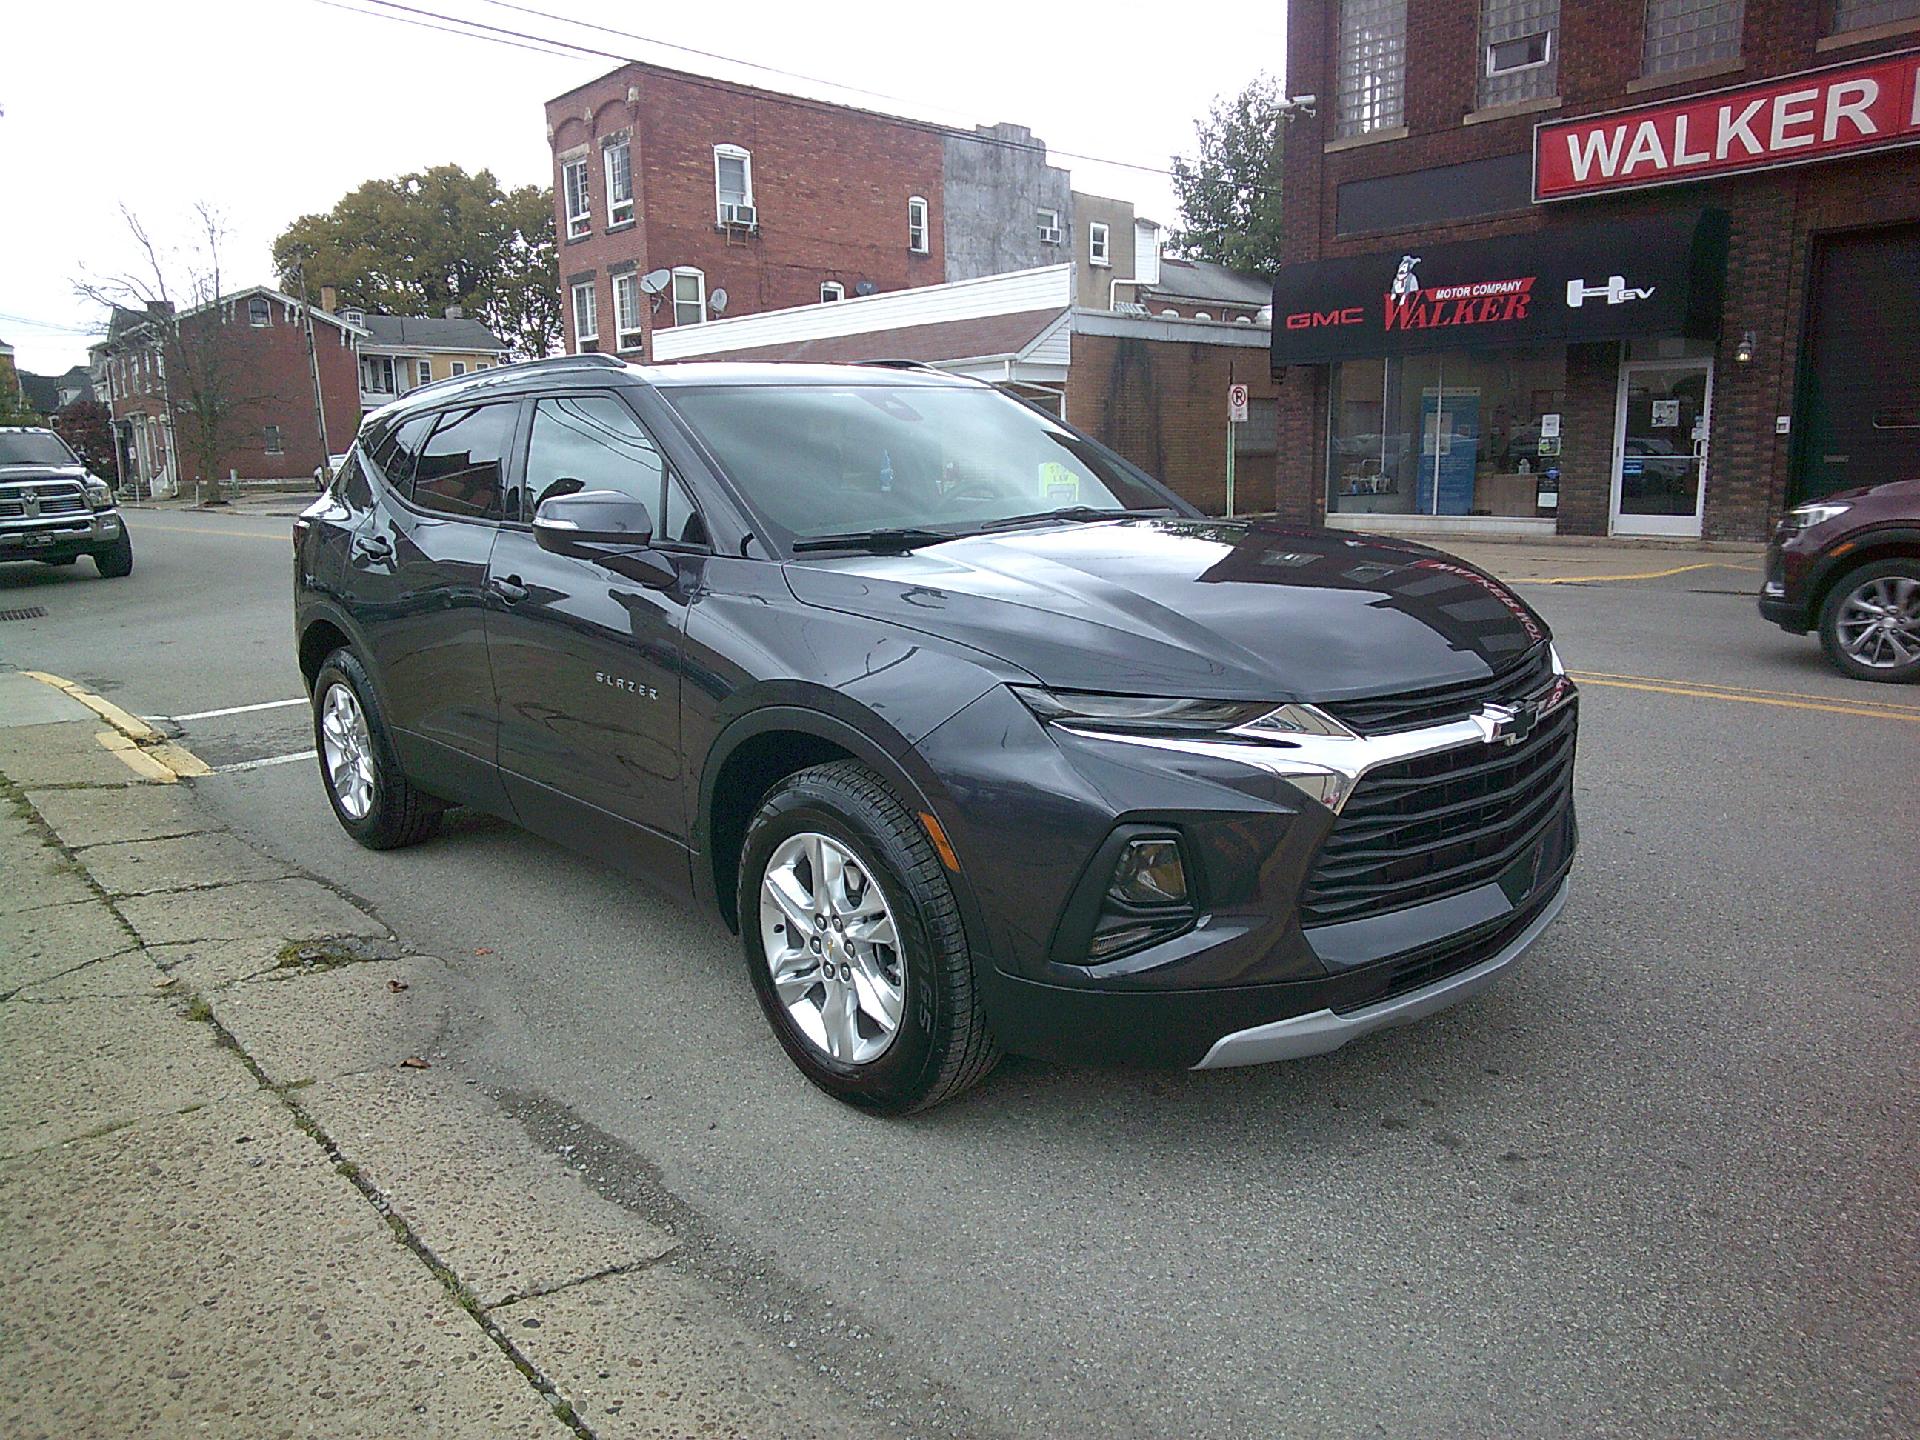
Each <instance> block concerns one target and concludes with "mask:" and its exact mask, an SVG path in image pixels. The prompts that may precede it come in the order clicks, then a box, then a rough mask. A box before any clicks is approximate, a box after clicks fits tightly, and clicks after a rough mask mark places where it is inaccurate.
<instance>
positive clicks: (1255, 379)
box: [1067, 334, 1286, 515]
mask: <svg viewBox="0 0 1920 1440" xmlns="http://www.w3.org/2000/svg"><path fill="white" fill-rule="evenodd" d="M1236 382H1237V383H1240V384H1244V385H1246V386H1247V387H1248V394H1249V397H1250V398H1251V399H1252V400H1253V401H1255V402H1256V403H1257V402H1262V401H1270V400H1272V399H1273V398H1274V396H1275V393H1276V392H1275V386H1274V382H1273V377H1272V376H1271V375H1270V374H1268V369H1267V352H1266V351H1265V350H1264V349H1255V348H1248V347H1244V346H1228V345H1210V344H1207V343H1205V342H1204V341H1201V340H1193V341H1178V340H1152V339H1147V338H1144V337H1135V336H1109V335H1085V334H1076V335H1075V336H1074V337H1073V364H1072V366H1071V367H1070V368H1069V369H1068V371H1067V420H1068V421H1069V422H1070V423H1071V424H1074V425H1077V426H1079V427H1080V428H1081V429H1083V430H1085V431H1087V432H1088V433H1089V434H1091V435H1093V436H1094V437H1095V438H1096V439H1098V440H1100V441H1102V442H1103V443H1105V444H1107V445H1111V446H1112V447H1113V448H1114V449H1115V450H1118V451H1119V452H1120V453H1121V454H1122V455H1124V456H1126V457H1127V458H1128V459H1129V460H1131V461H1133V463H1134V464H1136V465H1138V466H1139V467H1140V468H1141V469H1143V470H1145V471H1146V472H1147V473H1148V474H1149V475H1152V476H1154V477H1155V478H1156V479H1159V480H1162V481H1164V482H1165V483H1166V484H1167V485H1168V486H1169V487H1170V488H1171V489H1173V490H1174V491H1176V492H1177V493H1178V494H1180V495H1182V496H1184V497H1185V498H1186V499H1188V500H1191V501H1192V502H1193V503H1194V504H1196V505H1198V506H1199V507H1200V508H1201V509H1203V510H1205V511H1207V512H1208V513H1210V514H1215V515H1217V514H1221V513H1223V512H1224V511H1225V509H1226V498H1227V474H1226V453H1227V387H1228V386H1229V385H1231V384H1234V383H1236ZM1281 443H1282V445H1284V444H1285V443H1286V442H1285V439H1284V437H1283V438H1282V441H1281ZM1234 491H1235V508H1236V510H1237V511H1239V512H1243V513H1244V512H1249V511H1255V510H1269V509H1272V508H1273V499H1274V497H1273V472H1272V468H1271V466H1270V465H1268V464H1247V463H1240V464H1236V466H1235V475H1234Z"/></svg>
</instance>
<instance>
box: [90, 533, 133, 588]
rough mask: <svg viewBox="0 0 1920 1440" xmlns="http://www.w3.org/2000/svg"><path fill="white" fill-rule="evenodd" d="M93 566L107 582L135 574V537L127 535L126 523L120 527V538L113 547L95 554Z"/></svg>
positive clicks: (97, 551)
mask: <svg viewBox="0 0 1920 1440" xmlns="http://www.w3.org/2000/svg"><path fill="white" fill-rule="evenodd" d="M93 564H94V568H95V569H97V570H98V571H99V572H100V574H101V577H102V578H104V579H107V580H121V579H124V578H125V577H127V576H128V575H131V574H132V573H133V536H131V535H129V534H128V533H127V527H126V525H125V524H124V523H122V524H121V526H120V538H119V539H118V540H116V541H114V542H113V544H112V546H110V547H109V548H108V549H105V550H96V551H94V552H93Z"/></svg>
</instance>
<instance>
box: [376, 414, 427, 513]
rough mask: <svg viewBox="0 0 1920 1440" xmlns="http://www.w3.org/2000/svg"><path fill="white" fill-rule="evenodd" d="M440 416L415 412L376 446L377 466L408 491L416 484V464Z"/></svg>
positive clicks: (397, 486) (391, 482) (403, 491)
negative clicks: (422, 446)
mask: <svg viewBox="0 0 1920 1440" xmlns="http://www.w3.org/2000/svg"><path fill="white" fill-rule="evenodd" d="M436 418H437V417H435V416H432V415H415V416H414V417H413V418H412V419H411V420H408V421H406V422H405V423H403V424H400V425H396V426H394V427H393V429H391V430H389V431H387V433H386V435H385V436H384V437H382V438H381V440H380V441H379V443H378V444H376V445H375V446H374V447H373V466H374V469H376V470H378V471H379V472H380V474H381V475H382V476H383V477H385V479H386V482H387V484H389V485H391V486H392V487H393V488H394V489H395V490H398V491H399V492H400V493H401V494H402V495H405V494H406V493H408V491H410V490H411V489H412V488H413V464H414V460H415V459H416V458H417V457H418V456H419V454H420V446H421V444H422V442H423V441H425V440H426V438H427V432H428V431H429V430H431V429H432V428H433V422H434V420H435V419H436Z"/></svg>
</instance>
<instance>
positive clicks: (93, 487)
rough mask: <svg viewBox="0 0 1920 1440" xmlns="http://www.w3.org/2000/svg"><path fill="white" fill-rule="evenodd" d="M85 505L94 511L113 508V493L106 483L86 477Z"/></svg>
mask: <svg viewBox="0 0 1920 1440" xmlns="http://www.w3.org/2000/svg"><path fill="white" fill-rule="evenodd" d="M87 504H89V505H91V506H92V507H93V508H94V509H96V510H111V509H112V508H113V491H112V490H111V489H110V488H109V487H108V485H107V482H106V481H104V480H97V479H95V478H94V477H93V476H91V475H89V476H88V477H87Z"/></svg>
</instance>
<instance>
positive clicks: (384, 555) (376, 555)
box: [353, 535, 393, 560]
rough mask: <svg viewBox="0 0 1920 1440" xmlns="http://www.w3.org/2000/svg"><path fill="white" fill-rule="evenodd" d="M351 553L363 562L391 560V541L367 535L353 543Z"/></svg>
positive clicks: (382, 537)
mask: <svg viewBox="0 0 1920 1440" xmlns="http://www.w3.org/2000/svg"><path fill="white" fill-rule="evenodd" d="M353 553H354V554H355V555H357V556H359V557H360V558H361V559H363V560H391V559H393V541H391V540H389V539H388V538H387V537H386V536H384V535H368V536H365V537H364V538H362V539H359V540H356V541H354V542H353Z"/></svg>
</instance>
